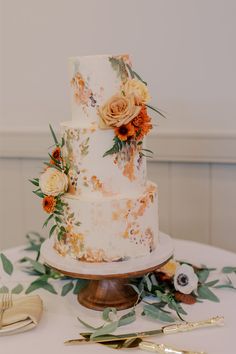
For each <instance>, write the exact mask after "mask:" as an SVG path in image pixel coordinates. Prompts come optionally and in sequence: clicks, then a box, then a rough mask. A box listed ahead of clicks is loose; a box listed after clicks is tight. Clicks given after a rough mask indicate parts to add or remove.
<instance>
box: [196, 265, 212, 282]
mask: <svg viewBox="0 0 236 354" xmlns="http://www.w3.org/2000/svg"><path fill="white" fill-rule="evenodd" d="M209 274H210V271H209V269H207V268H206V269H203V270H200V271H198V272H197V276H198V280H199V281H200V283H205V281H206V280H207V278H208V277H209Z"/></svg>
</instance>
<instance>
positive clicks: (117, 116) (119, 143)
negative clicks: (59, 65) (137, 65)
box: [98, 56, 164, 157]
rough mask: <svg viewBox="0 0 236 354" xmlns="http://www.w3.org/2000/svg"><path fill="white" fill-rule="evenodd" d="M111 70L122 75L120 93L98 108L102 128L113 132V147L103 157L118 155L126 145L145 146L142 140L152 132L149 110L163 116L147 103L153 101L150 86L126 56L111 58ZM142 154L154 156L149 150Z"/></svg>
mask: <svg viewBox="0 0 236 354" xmlns="http://www.w3.org/2000/svg"><path fill="white" fill-rule="evenodd" d="M109 60H110V62H111V65H112V67H113V68H114V70H116V71H117V75H118V76H120V78H121V80H122V84H121V86H120V91H119V92H117V93H116V94H115V95H113V96H112V97H110V98H109V99H108V100H107V101H106V102H105V103H104V104H103V105H101V106H99V107H98V115H99V127H100V128H101V129H113V130H114V135H115V136H114V139H113V141H114V144H113V146H112V148H111V149H109V150H108V151H106V152H105V154H104V155H103V156H104V157H105V156H107V155H110V154H114V153H117V152H119V151H121V150H122V148H123V147H124V146H126V145H136V144H138V145H142V140H143V138H144V136H145V135H147V134H148V133H149V132H150V131H151V129H152V123H151V118H150V116H149V115H148V112H147V108H148V107H149V108H150V109H152V110H154V111H155V112H157V113H158V114H160V115H161V116H163V117H164V115H163V114H162V113H161V112H160V111H159V110H157V109H156V108H154V107H152V106H150V105H149V104H148V103H149V101H150V100H151V97H150V94H149V91H148V87H147V83H146V82H145V81H144V80H143V79H141V77H140V76H139V75H138V74H137V73H136V72H135V71H134V70H133V69H132V68H131V66H130V62H129V60H128V58H126V57H125V56H118V57H110V58H109ZM142 150H143V151H146V152H149V153H152V151H150V150H148V149H142Z"/></svg>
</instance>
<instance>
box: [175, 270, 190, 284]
mask: <svg viewBox="0 0 236 354" xmlns="http://www.w3.org/2000/svg"><path fill="white" fill-rule="evenodd" d="M177 283H178V285H180V286H186V285H188V283H189V278H188V277H187V275H186V274H183V273H181V274H179V275H178V277H177Z"/></svg>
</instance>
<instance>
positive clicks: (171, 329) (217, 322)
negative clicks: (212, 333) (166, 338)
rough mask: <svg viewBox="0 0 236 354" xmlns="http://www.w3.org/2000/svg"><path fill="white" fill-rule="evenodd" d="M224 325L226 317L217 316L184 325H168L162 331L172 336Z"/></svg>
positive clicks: (184, 323)
mask: <svg viewBox="0 0 236 354" xmlns="http://www.w3.org/2000/svg"><path fill="white" fill-rule="evenodd" d="M223 324H224V317H223V316H216V317H212V318H209V319H207V320H204V321H195V322H183V323H176V324H173V325H168V326H165V327H162V331H163V333H164V334H172V333H178V332H187V331H192V330H193V329H197V328H203V327H211V326H221V325H223Z"/></svg>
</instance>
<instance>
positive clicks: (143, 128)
mask: <svg viewBox="0 0 236 354" xmlns="http://www.w3.org/2000/svg"><path fill="white" fill-rule="evenodd" d="M131 124H132V125H133V126H134V129H135V132H136V139H137V140H142V139H143V137H144V136H145V135H147V134H148V133H149V131H150V130H151V129H152V124H151V118H150V117H149V115H148V114H147V108H146V106H145V105H143V106H142V108H141V111H140V112H139V114H138V115H137V116H136V117H135V118H134V119H133V120H132V121H131Z"/></svg>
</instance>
